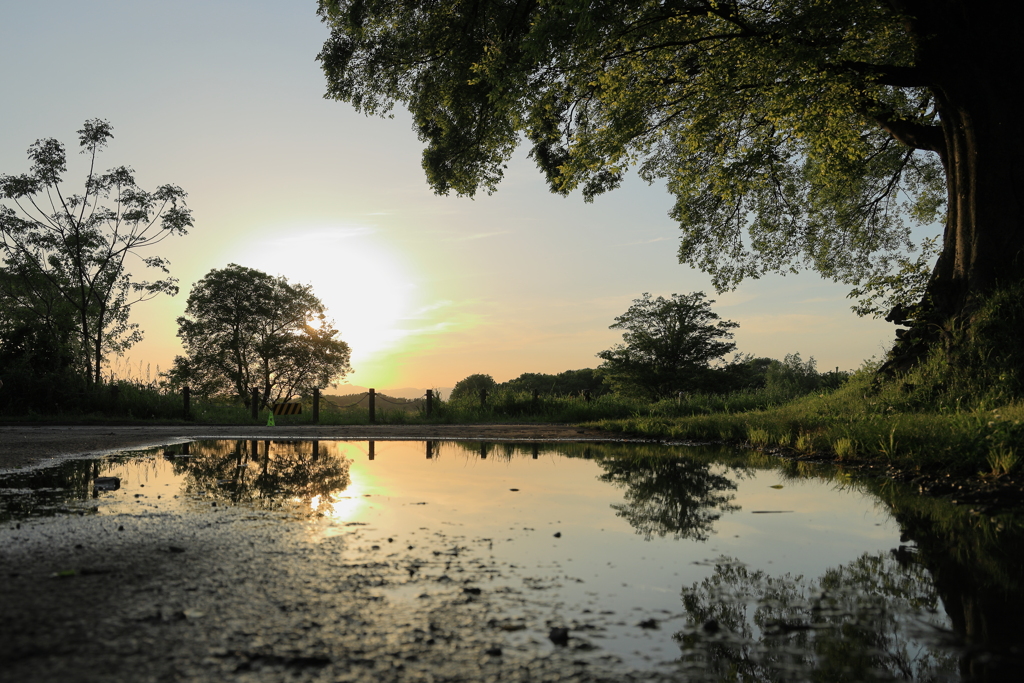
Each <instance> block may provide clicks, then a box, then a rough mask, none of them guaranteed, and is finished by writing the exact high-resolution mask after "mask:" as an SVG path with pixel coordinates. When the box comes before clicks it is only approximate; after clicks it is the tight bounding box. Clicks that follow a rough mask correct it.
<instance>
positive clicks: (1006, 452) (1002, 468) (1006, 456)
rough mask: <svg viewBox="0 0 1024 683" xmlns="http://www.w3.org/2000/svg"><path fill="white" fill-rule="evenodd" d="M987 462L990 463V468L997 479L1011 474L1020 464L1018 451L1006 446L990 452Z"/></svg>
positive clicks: (1003, 445)
mask: <svg viewBox="0 0 1024 683" xmlns="http://www.w3.org/2000/svg"><path fill="white" fill-rule="evenodd" d="M985 460H986V461H987V462H988V464H989V467H991V468H992V475H993V476H995V477H1001V476H1003V475H1005V474H1010V473H1011V472H1013V470H1015V469H1016V468H1017V465H1018V464H1019V459H1018V458H1017V451H1016V450H1015V449H1013V448H1010V447H1009V446H1006V445H1005V444H999V445H998V446H996V447H995V448H993V449H992V450H991V451H989V453H988V456H986V458H985Z"/></svg>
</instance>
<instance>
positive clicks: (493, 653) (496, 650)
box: [484, 647, 501, 657]
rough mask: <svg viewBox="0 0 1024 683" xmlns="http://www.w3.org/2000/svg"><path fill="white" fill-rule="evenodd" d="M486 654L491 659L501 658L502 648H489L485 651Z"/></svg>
mask: <svg viewBox="0 0 1024 683" xmlns="http://www.w3.org/2000/svg"><path fill="white" fill-rule="evenodd" d="M484 654H486V655H490V656H491V657H500V656H501V648H500V647H491V648H488V649H486V650H484Z"/></svg>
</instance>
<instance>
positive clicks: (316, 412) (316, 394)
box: [313, 387, 320, 425]
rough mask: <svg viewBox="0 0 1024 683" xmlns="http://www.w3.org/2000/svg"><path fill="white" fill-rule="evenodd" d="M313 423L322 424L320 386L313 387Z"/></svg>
mask: <svg viewBox="0 0 1024 683" xmlns="http://www.w3.org/2000/svg"><path fill="white" fill-rule="evenodd" d="M313 424H315V425H318V424H320V387H313Z"/></svg>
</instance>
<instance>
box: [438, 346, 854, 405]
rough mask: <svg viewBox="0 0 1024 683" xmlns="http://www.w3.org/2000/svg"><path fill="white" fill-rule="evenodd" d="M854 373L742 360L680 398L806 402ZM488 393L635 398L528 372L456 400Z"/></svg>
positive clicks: (574, 379) (484, 381) (480, 384)
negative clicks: (753, 396)
mask: <svg viewBox="0 0 1024 683" xmlns="http://www.w3.org/2000/svg"><path fill="white" fill-rule="evenodd" d="M849 377H850V373H849V372H845V371H840V370H839V369H838V368H837V369H836V370H832V371H828V372H818V369H817V362H816V361H815V360H814V358H813V357H811V358H809V359H808V360H806V361H805V360H803V359H802V358H801V357H800V354H799V353H791V354H787V355H786V357H785V358H784V359H782V360H777V359H774V358H763V357H754V356H752V355H743V354H738V355H736V356H735V357H734V358H733V359H732V361H731V362H728V363H723V364H721V365H719V366H716V367H707V368H703V369H701V370H700V371H699V372H694V373H692V375H691V376H690V377H689V378H688V379H687V380H686V381H684V382H681V383H680V384H679V386H677V387H676V394H677V395H679V394H690V393H699V394H729V393H733V392H737V391H759V390H767V391H769V392H770V393H772V394H775V395H784V396H792V397H795V396H800V395H803V394H807V393H811V392H814V391H823V390H826V389H829V390H830V389H837V388H839V387H840V386H842V384H843V383H844V382H846V380H847V379H849ZM482 390H484V391H487V392H489V393H495V392H506V391H513V392H520V391H522V392H533V391H536V392H538V393H539V394H542V395H547V396H582V395H584V394H587V393H589V395H590V396H591V397H592V398H598V397H600V396H604V395H608V394H620V395H631V392H630V391H629V390H628V389H627V388H626V387H623V386H620V385H617V384H616V382H615V380H614V379H613V378H612V377H610V376H609V374H608V373H606V372H604V371H603V370H601V369H600V368H583V369H582V370H566V371H565V372H560V373H558V374H546V373H541V372H525V373H523V374H521V375H519V376H518V377H516V378H515V379H510V380H508V381H507V382H496V381H495V380H494V378H493V377H491V376H490V375H486V374H474V375H470V376H468V377H466V378H464V379H462V380H460V381H459V382H458V383H456V385H455V387H454V388H453V389H452V393H451V396H450V399H451V400H460V399H466V398H469V397H474V398H475V397H478V396H479V394H480V392H481V391H482Z"/></svg>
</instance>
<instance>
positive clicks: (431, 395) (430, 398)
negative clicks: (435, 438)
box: [427, 389, 434, 458]
mask: <svg viewBox="0 0 1024 683" xmlns="http://www.w3.org/2000/svg"><path fill="white" fill-rule="evenodd" d="M433 411H434V390H433V389H427V417H430V413H432V412H433ZM427 443H428V444H429V443H430V442H429V441H428V442H427ZM428 448H429V446H428ZM427 457H428V458H429V457H430V456H429V455H428V456H427Z"/></svg>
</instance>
